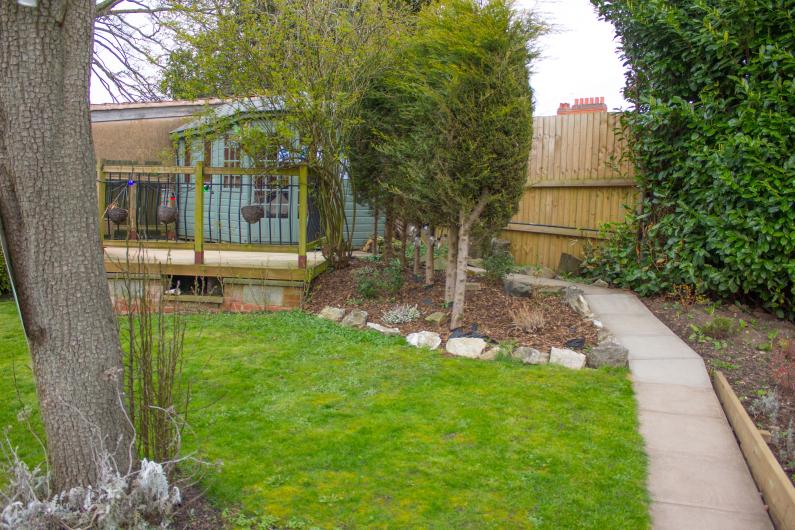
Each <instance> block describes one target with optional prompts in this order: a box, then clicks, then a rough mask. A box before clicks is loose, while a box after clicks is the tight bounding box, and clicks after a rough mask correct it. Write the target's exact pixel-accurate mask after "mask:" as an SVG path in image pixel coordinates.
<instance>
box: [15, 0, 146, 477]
mask: <svg viewBox="0 0 795 530" xmlns="http://www.w3.org/2000/svg"><path fill="white" fill-rule="evenodd" d="M93 24H94V4H93V2H92V1H91V0H63V1H55V0H39V5H38V7H35V8H28V7H22V6H20V5H18V4H17V3H16V2H14V1H12V0H0V72H3V81H2V83H0V216H2V221H3V226H4V228H5V235H6V241H7V243H8V250H9V254H10V258H11V263H12V266H13V268H14V278H13V279H14V281H15V283H16V289H17V293H18V296H19V305H20V309H21V312H22V317H23V321H24V325H25V330H26V333H27V335H28V339H29V344H30V350H31V357H32V367H33V375H34V377H35V380H36V391H37V395H38V399H39V405H40V409H41V416H42V419H43V423H44V428H45V432H46V434H47V445H48V447H47V449H48V458H49V461H50V466H51V470H52V473H53V486H54V488H55V490H56V491H62V490H66V489H69V488H71V487H73V486H77V485H87V484H91V483H94V482H95V481H96V478H97V471H98V469H97V465H98V462H99V460H98V458H97V456H98V455H99V454H100V453H102V452H107V453H109V454H110V456H111V457H112V458H113V459H114V461H115V463H116V465H117V466H118V468H119V469H120V470H121V471H123V472H125V473H126V472H127V471H128V467H129V466H130V465H131V459H132V456H131V453H132V451H131V449H132V446H131V441H132V432H131V429H130V427H129V423H128V422H127V419H126V416H125V412H124V407H123V405H122V402H123V400H122V394H121V392H122V377H123V374H122V351H121V348H120V345H119V336H118V331H117V326H116V319H115V316H114V314H113V311H112V307H111V302H110V293H109V289H108V282H107V279H106V276H105V269H104V264H103V255H102V246H101V243H100V240H99V226H98V222H99V221H98V217H99V212H98V210H97V200H96V193H97V188H96V183H95V182H96V173H95V164H94V149H93V145H92V141H91V129H90V120H89V108H88V90H89V68H90V63H91V54H92V36H93V35H92V30H93Z"/></svg>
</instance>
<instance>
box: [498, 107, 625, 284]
mask: <svg viewBox="0 0 795 530" xmlns="http://www.w3.org/2000/svg"><path fill="white" fill-rule="evenodd" d="M618 127H619V117H618V115H617V114H608V113H606V112H598V113H588V114H572V115H564V116H543V117H537V118H534V119H533V146H532V151H531V154H530V163H529V167H528V175H527V184H526V185H525V192H524V196H523V197H522V200H521V202H520V203H519V211H518V212H517V213H516V215H515V216H514V217H513V218H512V219H511V222H510V224H509V225H508V226H507V227H506V228H505V230H504V231H503V237H504V238H505V239H508V240H510V242H511V250H512V252H513V255H514V258H515V259H516V261H517V263H523V264H533V265H543V266H547V267H551V268H553V269H555V268H557V267H558V264H559V261H560V256H561V254H563V253H567V254H572V255H575V256H578V257H582V255H583V249H584V245H585V244H586V242H588V241H591V242H593V241H596V240H598V238H599V227H600V226H601V225H602V224H604V223H607V222H613V221H621V220H622V219H623V218H624V216H625V214H626V208H634V207H635V205H636V204H637V201H638V190H637V188H636V187H635V180H634V179H633V175H632V168H631V166H630V164H629V163H627V162H626V161H623V160H622V159H621V152H622V149H623V147H624V142H623V141H622V139H621V137H620V134H619V135H617V134H616V130H617V128H618Z"/></svg>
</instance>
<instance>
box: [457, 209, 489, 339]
mask: <svg viewBox="0 0 795 530" xmlns="http://www.w3.org/2000/svg"><path fill="white" fill-rule="evenodd" d="M489 199H490V196H489V194H487V193H486V194H483V195H482V196H481V197H480V200H479V201H478V203H477V204H476V205H475V207H474V208H473V209H472V211H471V212H466V211H464V210H462V211H461V212H460V213H459V215H458V223H459V227H458V253H457V254H458V255H457V256H456V258H457V259H456V277H455V283H454V285H455V289H454V290H453V310H452V311H451V314H450V329H456V328H460V327H461V325H462V324H463V319H464V303H465V295H466V287H467V260H468V259H469V235H470V233H471V231H472V227H473V226H474V225H475V223H476V222H477V220H478V219H480V215H481V214H482V213H483V210H484V209H485V208H486V205H487V204H488V202H489Z"/></svg>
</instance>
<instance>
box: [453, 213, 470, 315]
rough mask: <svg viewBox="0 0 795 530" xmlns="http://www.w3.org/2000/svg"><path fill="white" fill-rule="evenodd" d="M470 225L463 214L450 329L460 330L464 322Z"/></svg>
mask: <svg viewBox="0 0 795 530" xmlns="http://www.w3.org/2000/svg"><path fill="white" fill-rule="evenodd" d="M469 231H470V225H469V224H468V223H467V222H466V221H465V217H464V214H463V213H462V214H461V226H460V227H459V229H458V249H457V250H458V252H457V255H456V270H455V282H454V283H453V285H454V286H455V288H454V290H453V310H452V311H451V314H450V329H456V328H460V327H461V326H462V325H463V323H464V322H463V321H464V303H465V300H464V295H465V294H466V286H467V257H468V256H469Z"/></svg>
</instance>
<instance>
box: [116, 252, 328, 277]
mask: <svg viewBox="0 0 795 530" xmlns="http://www.w3.org/2000/svg"><path fill="white" fill-rule="evenodd" d="M306 262H307V264H306V268H305V269H302V268H299V266H298V254H294V253H286V252H240V251H230V250H205V251H204V263H202V264H195V263H194V251H193V250H186V249H151V248H149V249H147V248H130V249H129V250H128V249H127V248H119V247H105V270H106V271H107V272H109V273H122V272H127V271H129V272H131V273H135V274H160V275H175V276H212V277H218V278H248V279H261V280H281V281H284V280H287V281H301V282H306V281H311V280H312V279H313V278H315V277H316V276H317V275H318V274H320V273H321V272H323V271H324V270H325V268H326V260H325V258H323V255H322V253H321V252H317V251H314V252H311V251H310V252H307V255H306Z"/></svg>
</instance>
